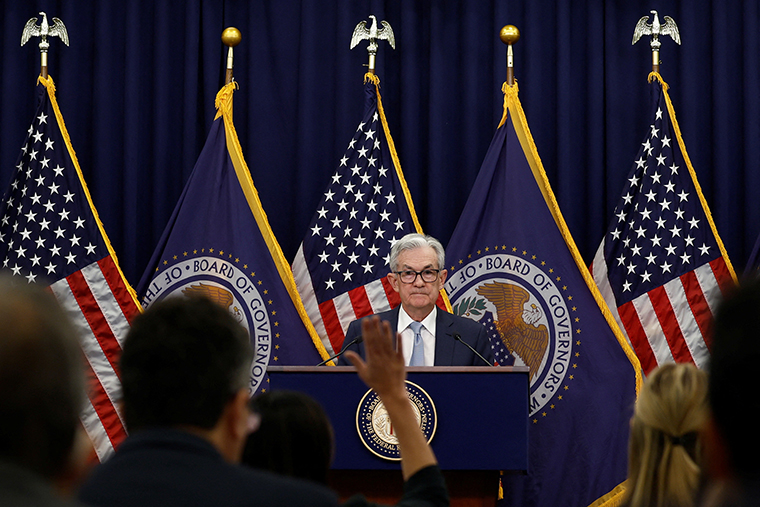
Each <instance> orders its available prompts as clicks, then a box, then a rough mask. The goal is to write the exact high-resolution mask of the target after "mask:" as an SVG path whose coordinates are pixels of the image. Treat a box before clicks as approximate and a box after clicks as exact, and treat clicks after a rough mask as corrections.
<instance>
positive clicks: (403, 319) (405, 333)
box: [396, 306, 438, 366]
mask: <svg viewBox="0 0 760 507" xmlns="http://www.w3.org/2000/svg"><path fill="white" fill-rule="evenodd" d="M437 315H438V308H436V307H433V311H432V312H430V313H429V314H428V316H427V317H425V318H424V319H422V329H421V330H420V335H422V342H423V344H424V345H425V366H434V365H435V319H436V317H437ZM412 322H413V321H412V318H411V317H410V316H409V315H408V314H407V313H406V312H405V311H404V307H403V306H402V307H401V308H399V312H398V327H397V328H396V329H397V330H398V331H399V332H400V333H401V347H402V350H403V352H404V363H405V364H406V365H407V366H409V359H410V358H411V357H412V348H413V347H414V331H412V328H410V327H409V324H411V323H412Z"/></svg>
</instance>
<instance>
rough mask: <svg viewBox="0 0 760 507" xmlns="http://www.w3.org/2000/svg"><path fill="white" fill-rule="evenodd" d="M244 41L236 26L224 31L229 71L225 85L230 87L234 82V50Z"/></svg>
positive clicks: (223, 36) (225, 77)
mask: <svg viewBox="0 0 760 507" xmlns="http://www.w3.org/2000/svg"><path fill="white" fill-rule="evenodd" d="M242 39H243V37H242V35H241V34H240V30H238V29H237V28H235V27H234V26H230V27H227V28H225V29H224V31H223V32H222V42H223V43H224V45H225V46H227V48H228V49H227V69H226V72H225V75H224V84H226V85H228V84H230V83H231V82H232V80H233V76H232V67H233V60H234V58H233V54H232V48H234V47H235V46H237V45H238V44H240V41H241V40H242Z"/></svg>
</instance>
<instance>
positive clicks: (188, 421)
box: [79, 297, 337, 507]
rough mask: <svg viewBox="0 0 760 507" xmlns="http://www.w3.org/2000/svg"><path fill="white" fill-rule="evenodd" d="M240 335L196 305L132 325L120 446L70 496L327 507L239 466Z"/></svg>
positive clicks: (281, 480)
mask: <svg viewBox="0 0 760 507" xmlns="http://www.w3.org/2000/svg"><path fill="white" fill-rule="evenodd" d="M252 357H253V352H252V349H251V345H250V340H249V336H248V332H247V331H246V330H245V329H244V328H243V327H242V326H241V325H240V324H238V323H237V321H236V320H235V318H234V317H233V316H232V315H230V313H229V312H228V311H227V310H226V309H224V308H222V307H221V306H219V305H217V304H216V303H213V302H211V301H209V300H208V299H205V298H200V297H190V298H168V299H166V300H163V301H160V302H158V303H155V304H154V305H152V306H151V307H150V308H148V309H147V310H146V311H145V313H143V314H142V315H140V316H138V317H137V318H136V319H135V320H134V322H133V324H132V329H131V330H130V332H129V334H128V335H127V338H126V340H125V343H124V349H123V352H122V355H121V360H120V370H121V379H122V389H123V398H124V400H123V402H124V404H123V414H124V420H125V423H126V426H127V430H128V431H129V436H128V437H127V439H126V440H125V441H124V442H123V443H122V444H121V446H120V447H119V449H117V451H116V453H115V454H114V456H113V457H112V458H110V459H109V460H108V461H106V462H104V463H103V464H101V465H99V466H98V467H96V468H95V470H94V472H93V474H92V476H91V477H90V478H89V479H88V480H87V481H86V482H85V484H84V486H83V487H82V489H81V490H80V495H79V497H80V499H81V500H82V501H83V502H85V503H87V504H89V505H92V506H103V507H118V506H130V507H131V506H134V507H138V506H139V507H152V506H156V507H158V506H161V507H164V506H167V505H181V506H183V507H194V506H198V507H200V506H217V505H223V506H274V505H283V506H285V505H287V506H292V505H310V506H335V505H337V498H336V496H335V494H334V493H333V492H331V491H330V490H329V489H327V488H324V487H320V486H318V485H316V484H313V483H308V482H306V481H299V480H295V479H291V478H286V477H280V476H277V475H275V474H270V473H265V472H262V471H258V470H253V469H250V468H247V467H243V466H240V465H239V464H238V463H239V461H240V456H241V453H242V450H243V444H244V442H245V439H246V437H247V435H248V433H249V431H250V429H251V427H252V426H253V424H252V417H251V413H250V411H249V408H248V403H249V395H248V388H247V385H248V382H249V374H250V373H249V370H250V365H251V360H252Z"/></svg>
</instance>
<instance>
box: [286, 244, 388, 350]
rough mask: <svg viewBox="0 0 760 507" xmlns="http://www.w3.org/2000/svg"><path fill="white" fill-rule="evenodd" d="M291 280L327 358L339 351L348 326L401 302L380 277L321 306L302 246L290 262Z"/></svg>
mask: <svg viewBox="0 0 760 507" xmlns="http://www.w3.org/2000/svg"><path fill="white" fill-rule="evenodd" d="M293 277H294V278H295V281H296V286H297V287H298V293H299V294H300V295H301V299H302V301H303V304H304V307H305V308H306V313H307V314H308V315H309V319H311V322H312V323H313V324H314V328H315V329H316V330H317V333H318V334H319V337H320V338H321V339H322V343H323V344H324V346H325V348H326V349H327V352H328V354H330V355H333V354H335V353H336V352H338V351H340V350H341V347H342V346H343V339H344V338H345V336H346V330H347V329H348V326H349V324H351V322H353V321H355V320H356V319H360V318H362V317H366V316H367V315H372V314H374V313H380V312H384V311H386V310H390V309H391V308H394V307H396V306H398V304H399V303H400V302H401V300H400V299H399V296H398V293H397V292H396V291H394V290H393V287H391V285H390V282H389V281H388V279H387V278H386V277H382V278H379V279H377V280H374V281H372V282H370V283H368V284H365V285H361V286H359V287H356V288H354V289H352V290H350V291H348V292H346V293H343V294H340V295H339V296H336V297H335V298H333V299H331V300H328V301H324V302H322V303H321V304H320V303H319V302H318V301H317V296H316V293H315V292H314V287H313V285H312V282H311V274H310V273H309V266H308V264H307V263H306V259H305V258H304V254H303V245H301V247H299V249H298V252H297V253H296V258H295V260H294V261H293Z"/></svg>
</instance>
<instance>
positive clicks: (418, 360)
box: [409, 322, 425, 366]
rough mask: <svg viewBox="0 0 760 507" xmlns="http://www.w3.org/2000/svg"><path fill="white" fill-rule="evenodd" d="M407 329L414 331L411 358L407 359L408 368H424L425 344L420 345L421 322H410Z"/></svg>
mask: <svg viewBox="0 0 760 507" xmlns="http://www.w3.org/2000/svg"><path fill="white" fill-rule="evenodd" d="M409 327H410V328H411V329H412V331H414V346H413V347H412V357H410V358H409V366H425V344H424V343H422V334H421V333H420V331H422V322H412V323H411V324H409Z"/></svg>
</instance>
